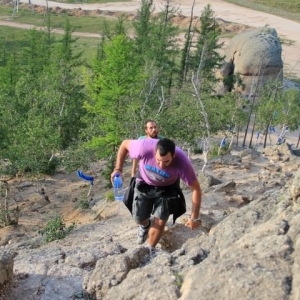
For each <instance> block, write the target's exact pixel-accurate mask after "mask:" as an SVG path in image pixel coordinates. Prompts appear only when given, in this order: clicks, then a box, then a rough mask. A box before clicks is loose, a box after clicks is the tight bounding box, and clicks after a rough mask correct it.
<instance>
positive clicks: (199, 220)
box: [189, 218, 201, 223]
mask: <svg viewBox="0 0 300 300" xmlns="http://www.w3.org/2000/svg"><path fill="white" fill-rule="evenodd" d="M189 219H190V220H191V221H192V222H193V223H201V219H200V218H197V219H192V218H189Z"/></svg>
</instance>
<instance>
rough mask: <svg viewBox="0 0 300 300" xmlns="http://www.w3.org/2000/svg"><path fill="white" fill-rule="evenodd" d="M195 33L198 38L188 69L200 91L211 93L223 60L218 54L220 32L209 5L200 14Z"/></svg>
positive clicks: (220, 45)
mask: <svg viewBox="0 0 300 300" xmlns="http://www.w3.org/2000/svg"><path fill="white" fill-rule="evenodd" d="M195 32H196V35H198V38H197V42H196V45H195V46H196V50H195V51H194V52H193V53H192V54H191V56H190V57H191V58H190V67H189V69H190V71H191V72H193V73H194V74H197V78H198V79H199V80H201V89H202V91H206V92H209V93H211V92H212V90H213V87H214V85H215V84H216V82H217V78H216V76H215V72H216V70H217V69H218V68H220V67H221V65H222V63H223V59H224V58H223V56H222V55H221V54H220V52H219V49H220V48H221V47H222V44H221V43H219V37H220V34H221V31H220V28H219V26H218V24H217V23H216V20H215V17H214V12H213V11H212V9H211V7H210V5H209V4H208V5H207V6H206V7H205V8H204V10H203V12H202V13H201V16H200V29H199V28H195Z"/></svg>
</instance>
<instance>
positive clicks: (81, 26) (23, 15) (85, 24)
mask: <svg viewBox="0 0 300 300" xmlns="http://www.w3.org/2000/svg"><path fill="white" fill-rule="evenodd" d="M11 17H12V7H8V6H6V5H2V4H0V18H1V19H2V20H5V19H8V18H9V19H10V20H11V21H13V22H16V23H25V24H32V25H34V26H44V25H45V16H44V13H38V12H35V13H34V14H33V13H32V11H31V10H30V9H29V8H26V9H25V8H19V12H18V13H17V14H16V15H15V17H14V18H11ZM66 18H68V19H69V21H70V24H71V25H72V26H73V27H74V29H75V31H78V32H89V33H100V32H101V30H102V28H103V24H104V22H106V23H107V24H109V26H111V27H113V26H115V25H116V23H117V21H118V20H117V18H111V17H109V16H104V15H97V16H71V15H69V14H68V13H62V14H60V15H56V14H54V13H51V24H52V25H51V27H53V28H57V29H62V28H63V27H64V24H65V22H66ZM131 24H132V23H131V22H125V23H124V25H125V28H127V29H130V28H132V25H131Z"/></svg>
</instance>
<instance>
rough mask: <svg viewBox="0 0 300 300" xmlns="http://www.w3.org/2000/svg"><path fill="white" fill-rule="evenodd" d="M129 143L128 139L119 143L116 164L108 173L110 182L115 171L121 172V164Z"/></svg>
mask: <svg viewBox="0 0 300 300" xmlns="http://www.w3.org/2000/svg"><path fill="white" fill-rule="evenodd" d="M129 145H130V140H124V141H123V142H122V144H121V145H120V148H119V150H118V153H117V159H116V166H115V169H114V171H113V172H112V173H111V175H110V178H111V182H113V178H114V176H115V175H116V174H117V173H119V174H122V172H123V165H124V161H125V158H126V156H127V154H128V151H129Z"/></svg>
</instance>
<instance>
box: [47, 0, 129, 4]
mask: <svg viewBox="0 0 300 300" xmlns="http://www.w3.org/2000/svg"><path fill="white" fill-rule="evenodd" d="M53 2H65V3H74V4H76V3H113V2H120V0H64V1H56V0H53ZM122 2H131V1H130V0H122Z"/></svg>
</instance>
